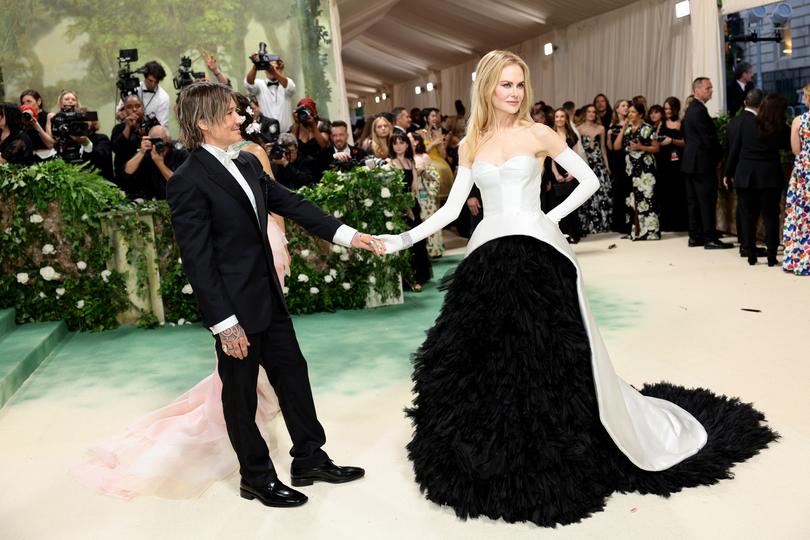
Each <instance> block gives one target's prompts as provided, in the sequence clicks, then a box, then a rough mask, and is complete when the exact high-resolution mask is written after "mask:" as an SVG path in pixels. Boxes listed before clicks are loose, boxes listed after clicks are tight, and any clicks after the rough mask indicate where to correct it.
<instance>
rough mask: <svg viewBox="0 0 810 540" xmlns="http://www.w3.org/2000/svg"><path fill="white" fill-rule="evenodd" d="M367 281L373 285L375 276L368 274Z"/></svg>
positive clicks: (375, 279)
mask: <svg viewBox="0 0 810 540" xmlns="http://www.w3.org/2000/svg"><path fill="white" fill-rule="evenodd" d="M368 282H369V283H371V284H372V285H374V284H376V283H377V278H375V277H374V276H368Z"/></svg>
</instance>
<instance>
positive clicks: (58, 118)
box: [51, 107, 98, 163]
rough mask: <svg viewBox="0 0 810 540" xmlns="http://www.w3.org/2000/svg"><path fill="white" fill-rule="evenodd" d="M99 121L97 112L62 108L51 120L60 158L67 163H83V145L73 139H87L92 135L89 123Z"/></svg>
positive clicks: (55, 147) (54, 143)
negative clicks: (81, 149)
mask: <svg viewBox="0 0 810 540" xmlns="http://www.w3.org/2000/svg"><path fill="white" fill-rule="evenodd" d="M97 120H98V113H96V112H95V111H87V112H80V111H77V110H76V109H75V108H73V107H62V110H61V111H59V112H58V113H56V114H55V115H54V117H53V119H51V132H52V133H53V146H54V149H55V150H56V153H57V154H59V157H61V158H62V160H63V161H65V162H67V163H80V162H81V161H82V156H81V152H80V151H79V149H80V148H81V145H80V144H79V143H77V142H76V141H74V140H73V137H86V136H88V135H89V134H90V126H88V125H87V123H88V122H95V121H97Z"/></svg>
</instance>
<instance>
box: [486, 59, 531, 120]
mask: <svg viewBox="0 0 810 540" xmlns="http://www.w3.org/2000/svg"><path fill="white" fill-rule="evenodd" d="M525 97H526V80H525V77H524V76H523V69H521V67H520V66H519V65H517V64H509V65H508V66H506V67H504V68H503V69H502V70H501V75H500V77H499V79H498V84H496V85H495V92H493V94H492V106H493V107H494V108H495V110H496V111H498V112H501V113H505V114H517V112H518V111H519V110H520V105H521V103H523V99H524V98H525Z"/></svg>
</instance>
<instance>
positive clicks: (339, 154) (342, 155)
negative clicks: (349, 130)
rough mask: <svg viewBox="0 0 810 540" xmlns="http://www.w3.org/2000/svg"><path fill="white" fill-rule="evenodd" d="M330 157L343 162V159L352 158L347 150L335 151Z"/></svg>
mask: <svg viewBox="0 0 810 540" xmlns="http://www.w3.org/2000/svg"><path fill="white" fill-rule="evenodd" d="M332 159H334V160H336V161H344V162H345V161H349V160H350V159H352V156H351V154H349V153H348V152H335V153H334V154H332Z"/></svg>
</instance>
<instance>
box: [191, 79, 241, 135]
mask: <svg viewBox="0 0 810 540" xmlns="http://www.w3.org/2000/svg"><path fill="white" fill-rule="evenodd" d="M232 99H233V91H232V90H231V89H230V88H229V87H228V86H225V85H224V84H220V83H215V82H211V81H198V82H195V83H192V84H190V85H188V86H186V87H185V88H183V90H182V92H180V99H179V100H178V102H177V122H178V124H180V142H182V143H183V144H184V145H185V146H186V148H188V149H189V150H196V149H197V148H199V147H200V146H202V144H203V143H204V142H205V133H203V130H201V129H200V127H199V126H198V125H197V123H198V122H199V121H200V120H205V122H206V123H207V124H208V125H209V126H215V125H217V124H220V123H222V121H223V119H224V118H225V115H227V114H228V107H230V105H231V100H232Z"/></svg>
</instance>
